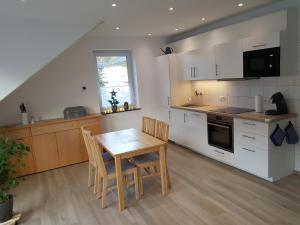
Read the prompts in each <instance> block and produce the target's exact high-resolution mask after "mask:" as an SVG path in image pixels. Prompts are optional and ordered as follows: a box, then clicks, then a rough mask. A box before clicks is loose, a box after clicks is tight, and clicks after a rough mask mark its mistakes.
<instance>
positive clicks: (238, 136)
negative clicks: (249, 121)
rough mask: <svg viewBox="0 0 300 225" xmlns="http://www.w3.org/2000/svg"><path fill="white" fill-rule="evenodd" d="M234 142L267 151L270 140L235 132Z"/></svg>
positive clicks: (256, 135)
mask: <svg viewBox="0 0 300 225" xmlns="http://www.w3.org/2000/svg"><path fill="white" fill-rule="evenodd" d="M234 141H237V142H239V143H241V144H246V145H251V146H253V147H255V148H259V149H262V150H265V151H267V150H268V143H269V141H268V138H267V137H266V136H262V135H259V134H254V133H247V132H243V131H239V130H235V131H234Z"/></svg>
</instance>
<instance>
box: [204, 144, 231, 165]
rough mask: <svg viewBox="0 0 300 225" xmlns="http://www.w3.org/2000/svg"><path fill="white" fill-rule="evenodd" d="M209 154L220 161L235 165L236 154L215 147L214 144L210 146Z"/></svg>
mask: <svg viewBox="0 0 300 225" xmlns="http://www.w3.org/2000/svg"><path fill="white" fill-rule="evenodd" d="M207 155H208V156H209V157H211V158H214V159H216V160H218V161H220V162H224V163H227V164H230V165H233V164H234V161H235V155H234V154H233V153H231V152H228V151H225V150H222V149H218V148H215V147H213V146H209V147H208V151H207Z"/></svg>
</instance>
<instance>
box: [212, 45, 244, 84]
mask: <svg viewBox="0 0 300 225" xmlns="http://www.w3.org/2000/svg"><path fill="white" fill-rule="evenodd" d="M215 56H216V79H232V78H243V51H242V40H236V41H233V42H228V43H224V44H220V45H216V46H215Z"/></svg>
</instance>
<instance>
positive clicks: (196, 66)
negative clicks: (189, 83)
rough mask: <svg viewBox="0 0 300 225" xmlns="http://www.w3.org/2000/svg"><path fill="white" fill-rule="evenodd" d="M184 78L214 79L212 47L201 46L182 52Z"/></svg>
mask: <svg viewBox="0 0 300 225" xmlns="http://www.w3.org/2000/svg"><path fill="white" fill-rule="evenodd" d="M183 64H184V67H183V69H184V71H183V74H184V79H185V80H210V79H215V56H214V48H213V47H211V48H203V49H199V50H196V51H191V52H187V53H184V54H183Z"/></svg>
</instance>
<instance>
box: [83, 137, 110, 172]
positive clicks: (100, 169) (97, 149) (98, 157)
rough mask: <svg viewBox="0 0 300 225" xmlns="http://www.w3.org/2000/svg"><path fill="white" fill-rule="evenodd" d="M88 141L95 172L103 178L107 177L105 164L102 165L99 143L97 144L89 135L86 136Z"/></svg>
mask: <svg viewBox="0 0 300 225" xmlns="http://www.w3.org/2000/svg"><path fill="white" fill-rule="evenodd" d="M88 140H89V143H90V145H91V149H92V153H93V156H94V159H95V163H96V166H97V170H98V172H99V173H100V174H101V176H103V177H105V176H107V170H106V167H105V163H104V160H103V157H102V151H101V149H100V147H99V143H98V141H97V139H96V137H93V136H91V135H88Z"/></svg>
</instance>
